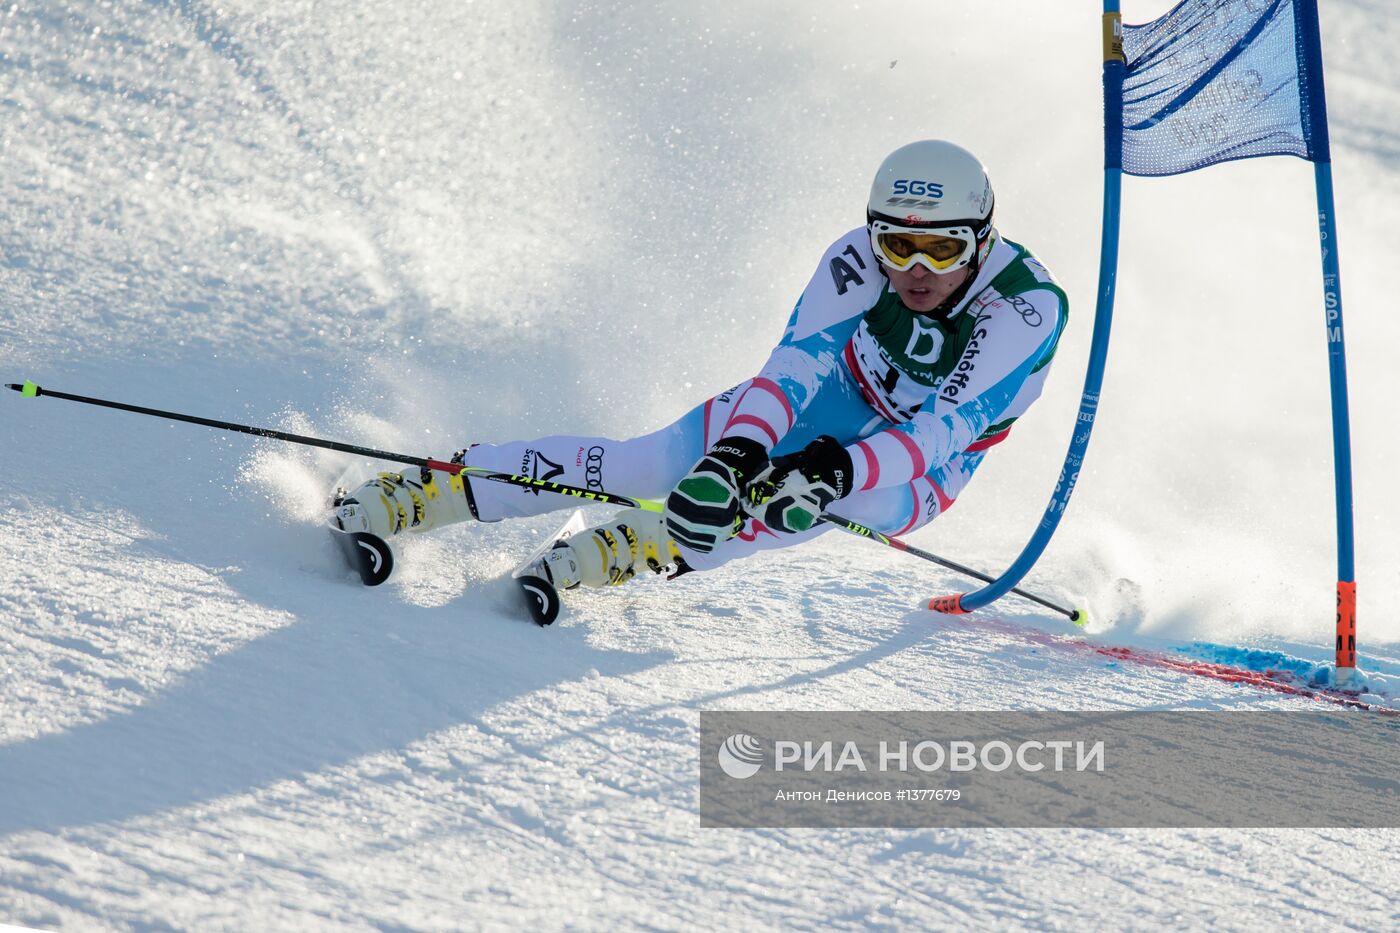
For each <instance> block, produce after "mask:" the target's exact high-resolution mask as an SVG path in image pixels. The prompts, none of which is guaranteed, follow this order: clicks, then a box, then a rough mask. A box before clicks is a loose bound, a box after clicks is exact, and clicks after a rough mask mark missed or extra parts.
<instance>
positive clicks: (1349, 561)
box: [1313, 162, 1356, 685]
mask: <svg viewBox="0 0 1400 933" xmlns="http://www.w3.org/2000/svg"><path fill="white" fill-rule="evenodd" d="M1313 178H1314V180H1315V181H1316V183H1317V236H1318V242H1319V243H1320V244H1321V247H1322V297H1323V307H1324V309H1325V311H1326V315H1327V365H1328V370H1329V376H1330V378H1331V381H1332V463H1333V479H1334V481H1335V484H1336V490H1337V676H1336V678H1335V680H1336V682H1337V683H1338V684H1339V685H1340V684H1345V683H1346V682H1347V681H1348V680H1350V679H1351V676H1352V674H1354V673H1355V672H1356V552H1355V530H1354V529H1353V527H1352V511H1353V510H1352V497H1351V417H1350V414H1349V406H1348V404H1347V353H1346V341H1345V339H1344V335H1343V332H1342V273H1341V263H1340V261H1339V258H1338V253H1337V222H1336V208H1335V205H1334V202H1333V197H1332V163H1330V162H1314V163H1313Z"/></svg>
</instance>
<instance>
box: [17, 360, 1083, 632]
mask: <svg viewBox="0 0 1400 933" xmlns="http://www.w3.org/2000/svg"><path fill="white" fill-rule="evenodd" d="M5 388H7V389H13V390H14V391H16V392H19V393H20V394H22V395H23V396H24V397H26V398H38V397H40V396H48V397H50V398H61V399H65V400H67V401H70V402H81V403H82V404H84V405H98V406H100V407H102V408H114V409H116V410H118V411H129V412H133V413H135V414H138V415H150V416H152V417H155V418H166V419H169V420H171V421H184V422H187V423H189V424H201V425H204V426H206V427H210V428H218V429H220V430H223V431H234V432H237V433H240V434H251V435H253V436H254V437H266V438H269V439H271V440H276V441H286V442H287V443H291V444H302V445H304V446H307V447H321V448H324V449H326V450H334V451H338V452H340V453H348V454H355V455H357V456H361V457H370V458H372V459H375V460H389V461H391V462H394V463H405V464H409V465H411V466H417V467H426V468H428V469H430V470H442V471H443V472H446V473H453V474H456V473H466V474H468V475H470V476H474V477H477V478H480V479H484V480H490V481H491V482H496V483H506V484H508V485H511V486H523V487H525V488H527V489H538V490H540V491H541V492H552V493H556V494H558V495H561V496H574V497H576V498H579V499H588V500H590V501H593V502H602V503H606V504H608V505H620V506H624V507H627V508H639V509H645V510H646V511H648V512H660V511H663V510H664V508H665V506H664V505H663V504H662V503H660V502H657V501H655V500H652V499H634V498H632V497H631V496H621V495H618V494H617V493H612V492H604V491H602V490H594V489H585V488H583V487H581V486H570V485H568V484H566V483H555V482H551V481H549V480H543V479H534V478H532V477H529V476H519V475H517V474H514V473H501V472H498V471H496V470H488V469H486V468H484V467H470V466H466V465H465V464H461V463H453V462H451V461H447V460H434V459H431V458H428V457H413V456H409V455H408V454H400V453H394V452H393V451H389V450H377V449H375V448H373V447H361V446H359V445H358V444H345V443H341V442H340V441H328V440H325V439H324V438H319V437H310V436H308V435H305V434H291V433H288V432H286V431H278V430H275V429H273V428H259V427H253V426H252V425H246V424H235V423H234V422H231V421H219V420H217V419H214V418H200V417H197V416H195V415H185V414H181V413H179V412H173V411H163V410H161V409H159V408H145V407H142V406H140V405H129V404H127V403H125V402H114V401H111V400H109V399H100V398H91V397H89V396H86V395H73V394H70V393H68V392H59V391H57V390H54V389H45V388H43V387H41V386H37V385H35V384H34V383H32V382H30V381H28V380H25V382H24V383H22V384H19V385H16V384H14V383H6V384H5ZM821 519H822V521H825V522H829V523H830V524H832V525H834V526H835V527H837V528H840V529H841V530H842V531H845V532H847V533H849V534H852V535H855V536H857V537H861V538H869V539H870V540H872V541H877V542H879V543H880V544H883V545H885V546H886V547H890V548H894V549H895V550H897V551H903V552H904V553H906V554H911V555H913V556H914V557H918V558H921V559H923V560H926V561H929V562H931V563H934V564H938V565H939V566H940V567H946V568H947V569H949V570H953V571H956V572H957V573H961V574H965V575H966V576H969V577H972V578H974V579H977V580H981V581H982V582H984V583H986V582H990V581H991V579H992V578H991V577H989V576H987V575H986V574H983V573H979V572H978V571H976V570H973V569H972V568H971V567H964V566H963V565H962V564H959V563H956V562H955V561H951V560H948V559H947V558H943V557H939V556H938V555H936V554H931V553H929V552H928V551H924V550H921V549H919V548H916V547H914V546H913V545H910V544H905V543H904V542H903V541H900V540H898V539H896V538H891V537H889V536H888V535H885V534H882V533H880V532H878V531H876V530H875V529H873V528H867V527H865V526H864V525H860V524H857V523H856V522H853V521H851V520H850V519H846V518H842V517H841V516H839V515H833V514H832V513H830V512H823V513H822V514H821ZM1011 592H1013V593H1015V594H1016V595H1018V596H1022V597H1024V598H1026V599H1029V600H1031V601H1032V602H1035V603H1038V604H1039V605H1041V606H1044V607H1046V608H1047V609H1053V610H1054V611H1055V612H1058V613H1060V614H1061V615H1064V616H1067V617H1068V618H1069V620H1070V621H1071V622H1073V623H1075V624H1076V625H1083V624H1084V622H1085V620H1086V618H1087V617H1086V615H1085V613H1084V612H1083V610H1080V609H1073V610H1071V609H1066V608H1064V607H1063V606H1058V605H1056V604H1055V603H1052V602H1050V601H1049V600H1046V599H1042V598H1041V597H1039V596H1036V595H1035V594H1033V593H1028V592H1026V591H1025V590H1022V589H1019V588H1013V589H1012V590H1011Z"/></svg>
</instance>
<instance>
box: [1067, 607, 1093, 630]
mask: <svg viewBox="0 0 1400 933" xmlns="http://www.w3.org/2000/svg"><path fill="white" fill-rule="evenodd" d="M1069 620H1070V621H1071V622H1073V623H1074V624H1075V625H1077V626H1079V627H1080V628H1083V627H1084V626H1086V625H1088V624H1089V613H1087V612H1085V611H1084V610H1083V609H1076V610H1074V611H1073V612H1071V613H1070V614H1069Z"/></svg>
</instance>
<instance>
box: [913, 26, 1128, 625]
mask: <svg viewBox="0 0 1400 933" xmlns="http://www.w3.org/2000/svg"><path fill="white" fill-rule="evenodd" d="M1103 30H1104V63H1103V108H1104V173H1103V238H1102V242H1101V245H1100V250H1099V291H1098V305H1097V307H1096V308H1095V311H1094V336H1093V343H1092V344H1091V346H1090V348H1089V366H1088V369H1087V371H1086V372H1085V374H1084V394H1083V395H1082V396H1081V397H1080V401H1079V417H1078V418H1077V419H1076V421H1075V425H1074V434H1073V436H1072V438H1071V440H1070V444H1069V452H1068V453H1067V454H1066V455H1065V463H1064V466H1063V467H1062V468H1061V470H1060V480H1059V482H1058V483H1056V484H1055V491H1054V493H1053V494H1052V495H1051V497H1050V505H1049V506H1048V507H1047V508H1046V509H1045V514H1044V516H1042V518H1041V519H1040V525H1039V527H1037V528H1036V530H1035V533H1034V534H1032V535H1031V539H1030V541H1028V542H1027V543H1026V546H1025V548H1024V549H1023V550H1022V551H1021V554H1020V556H1019V557H1017V558H1016V560H1015V562H1014V563H1012V565H1011V566H1010V567H1008V568H1007V569H1006V571H1005V572H1004V573H1003V574H1002V575H1001V576H1000V577H997V579H996V580H995V581H993V582H992V583H989V584H987V585H986V586H984V587H982V588H981V589H980V590H975V591H973V592H971V593H963V594H959V595H956V596H935V597H934V598H933V599H931V600H929V604H928V607H929V608H930V609H936V610H938V611H939V612H949V613H959V612H971V611H973V610H974V609H980V608H981V607H983V606H985V605H987V604H988V603H990V602H992V601H993V600H996V599H998V598H1000V597H1002V596H1004V595H1006V593H1007V592H1009V591H1010V590H1011V588H1012V587H1013V586H1015V585H1016V584H1018V583H1020V582H1021V578H1022V577H1024V576H1025V575H1026V574H1027V573H1028V572H1029V571H1030V569H1031V567H1033V566H1035V562H1036V561H1037V560H1039V559H1040V555H1041V554H1042V553H1044V552H1045V547H1046V545H1048V544H1049V543H1050V539H1051V537H1053V536H1054V534H1055V529H1056V527H1058V526H1059V524H1060V518H1061V517H1062V516H1063V515H1064V511H1065V506H1067V505H1068V504H1069V497H1070V495H1071V494H1073V492H1074V485H1075V483H1076V482H1077V481H1078V480H1079V471H1080V469H1081V468H1082V467H1083V465H1084V454H1085V451H1086V450H1088V447H1089V435H1090V434H1091V433H1092V432H1093V429H1094V418H1095V416H1096V415H1097V414H1098V408H1099V391H1100V389H1101V388H1102V387H1103V373H1104V367H1105V366H1106V365H1107V362H1108V336H1109V331H1110V329H1111V327H1112V325H1113V295H1114V288H1115V285H1116V283H1117V279H1118V226H1119V224H1118V218H1119V208H1120V203H1121V195H1122V188H1123V75H1124V71H1125V70H1126V60H1125V59H1124V57H1123V20H1122V17H1121V16H1120V15H1119V12H1118V0H1104V4H1103Z"/></svg>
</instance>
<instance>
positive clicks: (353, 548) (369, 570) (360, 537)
mask: <svg viewBox="0 0 1400 933" xmlns="http://www.w3.org/2000/svg"><path fill="white" fill-rule="evenodd" d="M328 527H329V528H330V531H331V536H332V537H333V538H334V539H335V542H336V544H338V545H340V551H341V553H342V554H344V555H345V560H346V562H347V563H349V564H350V566H351V567H353V568H355V572H356V573H358V574H359V575H360V582H361V583H363V584H364V585H365V586H379V584H381V583H383V582H384V581H385V580H387V579H389V575H390V574H392V573H393V572H394V552H393V551H392V550H390V549H389V545H388V544H387V543H386V542H385V541H384V539H383V538H379V537H376V536H375V535H372V534H370V533H369V532H367V531H341V530H340V529H339V528H336V527H334V526H328Z"/></svg>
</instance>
